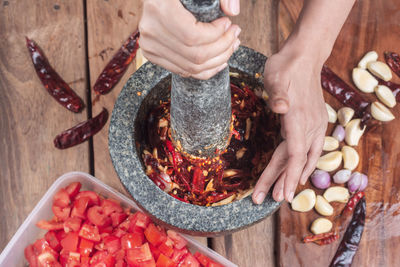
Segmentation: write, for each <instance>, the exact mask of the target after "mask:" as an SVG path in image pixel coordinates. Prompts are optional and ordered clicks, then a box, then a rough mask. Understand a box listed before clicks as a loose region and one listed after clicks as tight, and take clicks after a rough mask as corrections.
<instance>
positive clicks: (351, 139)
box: [344, 119, 366, 146]
mask: <svg viewBox="0 0 400 267" xmlns="http://www.w3.org/2000/svg"><path fill="white" fill-rule="evenodd" d="M360 124H361V120H360V119H354V120H351V121H350V122H349V123H348V124H347V125H346V128H345V131H346V135H345V138H344V140H345V141H346V143H347V144H348V145H349V146H356V145H358V142H359V141H360V138H361V136H362V135H363V134H364V131H365V128H366V127H365V126H364V128H363V129H361V128H360Z"/></svg>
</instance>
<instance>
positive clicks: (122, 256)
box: [114, 249, 125, 261]
mask: <svg viewBox="0 0 400 267" xmlns="http://www.w3.org/2000/svg"><path fill="white" fill-rule="evenodd" d="M114 257H115V260H116V261H119V260H123V259H125V249H120V250H118V251H117V252H115V253H114Z"/></svg>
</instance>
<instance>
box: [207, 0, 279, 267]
mask: <svg viewBox="0 0 400 267" xmlns="http://www.w3.org/2000/svg"><path fill="white" fill-rule="evenodd" d="M241 4H242V5H241V11H240V15H239V16H237V17H235V18H233V22H234V23H236V24H238V25H239V26H240V27H241V28H242V32H241V35H240V40H241V44H242V45H245V46H248V47H251V48H253V49H255V50H256V51H259V52H261V53H263V54H265V55H267V56H270V55H272V54H273V53H275V52H276V51H277V49H278V27H277V21H278V1H276V0H268V1H266V0H253V1H245V2H244V1H242V2H241ZM275 218H276V217H275V215H272V216H270V217H268V218H267V219H265V220H264V221H262V222H261V223H259V224H257V225H255V226H252V227H250V228H248V229H246V230H243V231H240V232H237V233H234V234H232V235H227V236H225V237H217V238H214V239H213V242H212V244H213V246H212V247H213V249H215V250H216V251H217V252H218V253H220V254H221V255H223V256H225V257H227V258H228V259H229V260H231V261H232V262H234V263H236V264H238V265H239V266H249V267H250V266H251V267H253V266H254V267H255V266H257V267H258V266H263V267H264V266H274V265H275V254H274V241H275V235H276V231H275Z"/></svg>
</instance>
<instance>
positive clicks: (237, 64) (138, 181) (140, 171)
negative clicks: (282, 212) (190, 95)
mask: <svg viewBox="0 0 400 267" xmlns="http://www.w3.org/2000/svg"><path fill="white" fill-rule="evenodd" d="M265 61H266V57H265V56H263V55H262V54H260V53H258V52H255V51H254V50H252V49H249V48H247V47H243V46H241V47H240V48H239V49H238V50H237V51H236V52H235V53H234V54H233V56H232V57H231V58H230V60H229V66H230V68H231V69H232V68H233V69H235V70H237V71H239V72H241V73H243V74H244V75H243V79H244V80H245V81H246V83H250V84H252V83H253V84H258V85H260V83H261V82H262V81H261V80H257V79H255V78H253V77H254V76H255V74H256V73H263V71H264V64H265ZM246 77H247V78H246ZM170 83H171V73H170V72H168V71H167V70H165V69H163V68H161V67H159V66H156V65H154V64H152V63H150V62H148V63H146V64H145V65H143V66H142V67H141V68H140V69H139V70H137V71H136V72H135V73H134V74H133V75H132V76H131V77H130V78H129V80H128V82H127V83H126V84H125V86H124V88H123V89H122V91H121V93H120V95H119V97H118V99H117V101H116V103H115V106H114V110H113V112H112V117H111V123H110V128H109V150H110V155H111V159H112V162H113V164H114V167H115V170H116V172H117V174H118V176H119V178H120V180H121V182H122V184H123V185H124V186H125V188H126V189H127V190H128V192H129V193H130V194H131V195H132V197H133V199H134V200H135V201H136V203H137V204H138V205H139V206H140V207H141V208H142V209H143V210H145V211H146V212H147V213H149V214H150V215H151V217H152V219H154V220H155V221H156V222H157V223H161V224H162V225H164V226H167V227H170V228H173V229H176V230H179V231H181V232H184V233H187V234H191V235H198V236H216V235H220V234H227V233H230V232H234V231H237V230H240V229H243V228H245V227H248V226H250V225H252V224H254V223H257V222H259V221H261V220H262V219H264V218H265V217H267V216H269V215H271V214H272V213H273V212H275V211H276V210H277V209H278V207H279V206H280V203H278V202H275V201H274V200H273V199H272V197H271V194H268V195H267V197H266V199H265V201H264V202H263V203H262V204H261V205H255V204H253V202H252V200H251V196H248V197H246V198H244V199H241V200H238V201H234V202H232V203H230V204H227V205H223V206H218V207H203V206H197V205H192V204H188V203H184V202H181V201H179V200H177V199H175V198H173V197H171V196H170V195H168V194H166V193H165V192H163V191H162V190H161V189H160V188H158V187H157V186H156V185H155V184H154V183H153V182H152V181H151V180H150V179H149V178H148V177H147V175H146V174H145V171H144V165H143V162H142V159H141V153H142V145H141V144H143V143H144V140H145V138H146V136H144V132H143V127H144V123H145V118H146V116H147V114H148V112H149V110H151V108H153V107H154V106H155V105H157V104H158V103H159V101H160V100H166V99H168V97H169V90H168V87H169V85H170ZM277 134H278V133H277Z"/></svg>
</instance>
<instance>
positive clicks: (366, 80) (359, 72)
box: [352, 68, 378, 93]
mask: <svg viewBox="0 0 400 267" xmlns="http://www.w3.org/2000/svg"><path fill="white" fill-rule="evenodd" d="M352 77H353V82H354V84H355V85H356V86H357V88H358V89H360V90H361V91H362V92H364V93H372V92H373V91H374V88H375V86H377V85H378V80H377V79H375V78H374V76H372V75H371V73H369V72H368V71H366V70H364V69H360V68H354V69H353V74H352Z"/></svg>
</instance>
